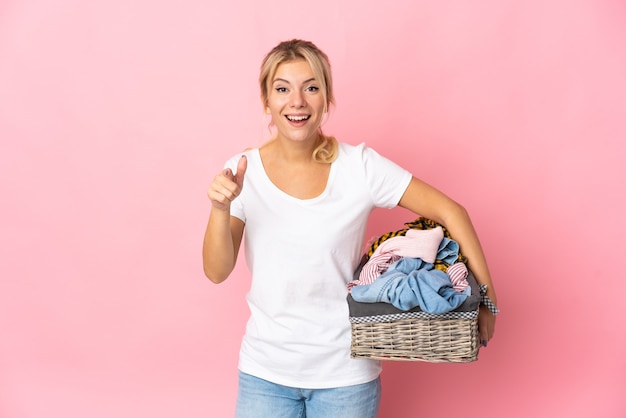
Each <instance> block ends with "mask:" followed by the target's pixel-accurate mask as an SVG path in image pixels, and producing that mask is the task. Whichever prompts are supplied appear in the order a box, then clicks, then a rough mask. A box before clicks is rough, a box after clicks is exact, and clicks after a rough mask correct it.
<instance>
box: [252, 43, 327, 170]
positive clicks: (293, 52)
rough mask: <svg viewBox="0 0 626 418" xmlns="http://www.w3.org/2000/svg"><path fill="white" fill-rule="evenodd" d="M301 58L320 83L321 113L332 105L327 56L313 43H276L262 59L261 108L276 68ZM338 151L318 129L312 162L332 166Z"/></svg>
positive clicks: (266, 97) (266, 98)
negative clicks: (318, 141)
mask: <svg viewBox="0 0 626 418" xmlns="http://www.w3.org/2000/svg"><path fill="white" fill-rule="evenodd" d="M300 59H302V60H305V61H306V62H307V64H309V66H310V67H311V71H313V74H314V75H315V79H316V80H318V82H319V83H320V91H321V93H322V95H323V97H324V112H328V108H329V107H330V105H331V104H333V103H334V102H335V97H334V95H333V79H332V75H331V71H330V61H329V60H328V56H326V54H325V53H324V52H322V51H321V50H320V49H319V48H318V47H317V46H315V45H314V44H313V43H312V42H309V41H303V40H300V39H292V40H290V41H284V42H281V43H279V44H278V45H276V46H275V47H274V48H273V49H272V50H271V51H270V52H269V53H268V54H267V55H266V56H265V58H264V59H263V63H262V64H261V72H260V74H259V85H260V87H261V100H262V101H263V105H264V106H265V105H267V100H268V97H269V92H270V86H271V83H272V79H273V78H274V75H275V74H276V70H277V69H278V66H279V65H280V64H283V63H285V62H289V61H295V60H300ZM338 149H339V145H338V143H337V140H336V139H335V137H333V136H327V135H324V134H323V133H322V129H321V128H320V143H319V144H318V146H317V147H316V148H315V150H313V159H314V160H315V161H318V162H322V163H332V162H333V161H335V159H336V158H337V152H338Z"/></svg>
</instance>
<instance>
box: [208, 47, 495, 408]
mask: <svg viewBox="0 0 626 418" xmlns="http://www.w3.org/2000/svg"><path fill="white" fill-rule="evenodd" d="M259 82H260V87H261V99H262V102H263V106H264V108H265V112H266V113H267V114H268V115H271V120H272V124H273V126H274V127H275V136H274V137H273V138H272V139H271V140H270V141H269V142H267V143H266V144H264V145H263V146H261V147H260V148H258V149H252V150H248V151H246V152H245V153H244V154H243V155H239V156H235V157H233V158H232V159H230V160H229V161H228V162H227V163H226V168H225V169H224V170H223V171H222V172H221V173H220V174H218V175H217V176H216V177H215V179H214V181H213V183H212V184H211V186H210V189H209V192H208V195H209V198H210V200H211V202H212V209H211V213H210V216H209V222H208V225H207V229H206V233H205V237H204V246H203V261H204V272H205V274H206V275H207V277H208V278H209V279H210V280H211V281H213V282H214V283H220V282H222V281H224V280H225V279H226V278H227V277H228V276H229V274H230V273H231V272H232V270H233V268H234V266H235V263H236V261H237V255H238V253H239V248H240V244H241V242H242V240H243V233H244V229H245V232H246V240H245V246H246V259H247V262H248V265H249V267H250V270H251V272H252V285H251V289H250V292H249V293H248V296H247V299H248V304H249V307H250V311H251V316H250V319H249V321H248V324H247V328H246V334H245V336H244V338H243V342H242V345H241V351H240V361H239V394H238V399H237V416H238V417H246V418H248V417H264V418H265V417H269V416H271V417H304V416H306V417H309V418H310V417H331V416H336V417H342V418H350V417H355V418H357V417H358V418H367V417H376V416H377V412H378V407H379V402H380V393H381V387H380V378H379V374H380V371H381V366H380V363H379V362H378V361H374V360H363V359H351V358H350V355H349V350H350V324H349V322H348V320H347V318H348V308H347V303H346V296H347V288H346V283H347V282H348V281H349V280H350V279H351V278H352V273H353V270H354V269H355V267H356V266H357V264H358V262H359V259H360V257H361V255H362V254H361V251H362V249H363V237H364V233H365V229H366V226H367V219H368V216H369V214H370V213H371V211H372V210H373V209H374V208H376V207H386V208H392V207H394V206H396V205H400V206H401V207H404V208H406V209H409V210H411V211H413V212H414V213H416V214H419V215H420V216H424V217H427V218H430V219H432V220H434V221H436V222H438V223H440V224H442V225H444V226H445V227H446V228H447V229H448V231H449V232H450V234H451V235H452V237H453V238H454V239H455V241H457V242H458V243H459V245H460V246H461V248H462V249H463V253H464V255H465V256H466V257H467V258H468V260H470V262H469V267H470V268H471V270H472V272H473V273H474V276H475V277H476V279H477V281H478V282H479V283H482V284H486V285H487V286H488V296H489V297H490V298H491V300H492V301H493V302H496V295H495V291H494V288H493V285H492V282H491V278H490V275H489V270H488V268H487V264H486V261H485V257H484V255H483V251H482V249H481V246H480V243H479V240H478V238H477V235H476V233H475V231H474V228H473V227H472V224H471V221H470V219H469V217H468V215H467V213H466V211H465V209H464V208H463V207H462V206H460V205H459V204H457V203H456V202H454V201H453V200H451V199H450V198H448V197H446V196H445V195H444V194H443V193H441V192H439V191H438V190H436V189H434V188H433V187H431V186H429V185H427V184H425V183H424V182H422V181H420V180H418V179H417V178H415V177H413V176H412V175H411V174H410V173H409V172H408V171H406V170H405V169H403V168H401V167H399V166H398V165H396V164H395V163H393V162H391V161H389V160H388V159H386V158H384V157H382V156H380V155H379V154H377V153H376V152H375V151H374V150H372V149H371V148H368V147H367V146H365V145H364V144H361V145H358V146H352V145H348V144H344V143H338V142H337V141H336V140H335V138H333V137H330V136H326V135H324V134H323V133H322V131H321V124H322V121H323V120H324V118H325V115H326V113H327V111H328V109H329V107H330V105H331V104H332V103H333V100H334V99H333V86H332V78H331V71H330V64H329V61H328V58H327V56H326V55H325V54H324V53H323V52H322V51H320V50H319V49H318V48H317V47H316V46H315V45H314V44H312V43H310V42H306V41H302V40H291V41H287V42H282V43H280V44H279V45H277V46H276V47H275V48H274V49H272V50H271V51H270V52H269V53H268V54H267V56H266V57H265V59H264V60H263V64H262V66H261V74H260V77H259ZM494 326H495V316H494V315H493V314H491V312H489V311H488V310H487V309H485V308H483V307H481V309H480V313H479V327H480V335H481V339H482V340H483V341H484V343H486V341H488V340H489V339H491V337H492V335H493V331H494Z"/></svg>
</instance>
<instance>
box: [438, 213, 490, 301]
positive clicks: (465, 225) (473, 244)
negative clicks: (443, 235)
mask: <svg viewBox="0 0 626 418" xmlns="http://www.w3.org/2000/svg"><path fill="white" fill-rule="evenodd" d="M442 223H443V224H444V225H445V227H446V229H447V230H448V232H450V235H451V236H452V239H454V240H455V241H456V242H457V243H458V244H459V246H460V248H461V253H462V254H463V255H464V256H465V257H467V265H468V268H469V269H470V270H471V271H472V273H473V274H474V277H475V278H476V281H477V282H478V283H479V284H485V285H487V296H489V298H490V299H491V301H492V302H493V303H494V304H497V298H496V291H495V288H494V285H493V282H492V280H491V274H490V272H489V267H488V265H487V260H486V257H485V254H484V252H483V249H482V246H481V244H480V240H479V238H478V235H477V233H476V231H475V229H474V226H473V224H472V221H471V219H470V217H469V215H468V214H467V211H466V210H465V209H464V208H463V207H462V206H460V205H459V206H457V207H456V208H455V209H454V210H453V211H452V212H451V213H450V214H448V215H447V216H446V217H445V218H444V219H443V222H442Z"/></svg>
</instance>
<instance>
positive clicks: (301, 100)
mask: <svg viewBox="0 0 626 418" xmlns="http://www.w3.org/2000/svg"><path fill="white" fill-rule="evenodd" d="M305 106H306V99H305V97H304V92H302V91H299V90H295V91H294V92H293V93H292V95H291V107H296V108H299V107H305Z"/></svg>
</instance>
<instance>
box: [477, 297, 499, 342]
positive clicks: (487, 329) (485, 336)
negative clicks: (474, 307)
mask: <svg viewBox="0 0 626 418" xmlns="http://www.w3.org/2000/svg"><path fill="white" fill-rule="evenodd" d="M495 328H496V316H495V315H494V314H493V313H491V311H490V310H489V309H488V308H487V307H486V306H485V305H480V308H479V310H478V334H479V336H480V343H481V344H482V346H483V347H487V343H488V342H489V340H491V339H492V338H493V333H494V331H495Z"/></svg>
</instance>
